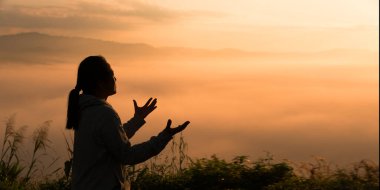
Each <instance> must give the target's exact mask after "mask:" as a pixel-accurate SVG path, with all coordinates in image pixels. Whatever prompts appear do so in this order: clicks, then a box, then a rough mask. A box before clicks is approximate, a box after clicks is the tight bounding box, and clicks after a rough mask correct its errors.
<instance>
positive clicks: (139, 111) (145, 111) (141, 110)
mask: <svg viewBox="0 0 380 190" xmlns="http://www.w3.org/2000/svg"><path fill="white" fill-rule="evenodd" d="M152 99H153V98H149V100H148V101H147V102H146V103H145V105H144V106H142V107H139V106H138V105H137V102H136V100H133V105H134V107H135V116H136V117H139V118H142V119H145V117H146V116H148V115H149V114H150V113H151V112H152V111H153V110H154V109H156V108H157V106H156V103H157V98H155V99H154V100H153V101H152ZM151 101H152V102H151Z"/></svg>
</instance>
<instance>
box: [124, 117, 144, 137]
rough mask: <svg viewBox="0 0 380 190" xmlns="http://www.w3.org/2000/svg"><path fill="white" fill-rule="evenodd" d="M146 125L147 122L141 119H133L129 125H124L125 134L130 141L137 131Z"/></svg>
mask: <svg viewBox="0 0 380 190" xmlns="http://www.w3.org/2000/svg"><path fill="white" fill-rule="evenodd" d="M144 124H145V120H144V119H142V118H139V117H136V116H135V117H133V118H132V119H130V120H129V121H128V122H127V123H124V124H123V129H124V131H125V134H127V137H128V139H130V138H132V137H133V135H135V133H136V131H137V130H139V129H140V128H141V127H142V126H143V125H144Z"/></svg>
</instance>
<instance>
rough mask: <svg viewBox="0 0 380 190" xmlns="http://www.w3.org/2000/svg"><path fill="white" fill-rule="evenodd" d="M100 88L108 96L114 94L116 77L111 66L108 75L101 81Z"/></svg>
mask: <svg viewBox="0 0 380 190" xmlns="http://www.w3.org/2000/svg"><path fill="white" fill-rule="evenodd" d="M101 88H102V90H104V93H105V94H107V95H108V96H111V95H114V94H116V77H115V76H114V72H113V70H112V69H111V68H110V71H109V75H108V77H107V78H106V79H105V80H104V81H103V82H102V83H101Z"/></svg>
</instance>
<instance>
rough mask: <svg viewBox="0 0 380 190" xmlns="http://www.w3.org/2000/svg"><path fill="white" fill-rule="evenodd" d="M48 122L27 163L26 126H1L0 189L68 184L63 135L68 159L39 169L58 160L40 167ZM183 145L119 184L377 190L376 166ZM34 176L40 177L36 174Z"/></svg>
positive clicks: (130, 171) (180, 140) (57, 188)
mask: <svg viewBox="0 0 380 190" xmlns="http://www.w3.org/2000/svg"><path fill="white" fill-rule="evenodd" d="M49 126H50V122H49V121H48V122H44V123H42V125H41V126H40V127H38V128H37V129H36V130H35V131H34V132H33V135H32V141H33V152H32V155H31V158H30V160H29V161H28V160H22V159H20V155H21V149H22V145H23V144H24V143H25V142H24V140H25V131H26V129H27V126H21V127H16V125H15V116H11V117H10V118H8V119H7V120H6V122H5V127H4V136H3V139H2V141H1V145H2V146H1V154H0V158H1V160H0V189H1V190H3V189H4V190H19V189H20V190H68V189H70V184H71V178H70V176H71V173H70V172H71V170H70V169H71V162H72V159H71V158H72V139H71V140H70V141H69V139H68V138H67V137H66V136H65V139H66V145H67V152H68V160H67V161H66V162H65V164H64V166H62V168H63V169H62V168H56V169H54V170H53V171H52V172H51V173H49V174H43V171H42V170H44V169H47V168H50V167H53V165H54V163H56V161H57V160H58V158H56V159H53V161H52V162H51V163H49V164H48V165H47V167H46V168H45V165H44V164H43V163H42V162H41V160H42V158H43V157H48V156H49V155H48V154H47V149H49V148H50V145H51V142H50V140H49V139H48V131H49ZM187 148H188V145H187V143H186V141H185V138H184V136H183V135H182V134H180V135H178V136H177V137H175V138H174V139H173V141H171V144H170V145H169V147H168V148H167V149H166V151H167V152H165V153H161V154H160V155H158V156H156V157H154V158H152V159H150V160H148V161H146V162H144V163H142V164H138V165H134V166H126V167H125V172H126V174H127V175H126V179H125V181H126V182H128V183H129V184H130V187H131V189H133V190H145V189H157V190H160V189H165V190H171V189H172V190H175V189H196V190H202V189H211V190H212V189H215V190H216V189H225V190H227V189H229V190H232V189H234V190H242V189H262V190H280V189H284V190H286V189H295V190H298V189H299V190H301V189H302V190H305V189H306V190H307V189H313V190H318V189H321V190H325V189H326V190H329V189H331V190H332V189H334V190H335V189H344V190H359V189H363V190H364V189H365V190H372V189H379V166H378V164H376V163H374V162H372V161H369V160H362V161H359V162H357V163H355V164H353V165H351V167H349V168H339V167H337V166H335V165H332V164H331V163H329V162H327V161H326V160H325V159H323V158H318V157H316V158H315V160H314V161H313V162H308V163H293V162H290V161H286V160H283V161H276V160H274V158H273V156H272V155H271V154H269V153H268V154H267V155H266V156H264V157H263V158H259V159H257V160H255V161H250V160H249V157H247V156H236V157H235V158H234V159H232V160H230V161H226V160H224V159H221V158H218V157H217V156H216V155H213V156H211V157H209V158H200V159H194V158H191V157H189V156H188V155H187ZM38 173H40V175H37V174H38Z"/></svg>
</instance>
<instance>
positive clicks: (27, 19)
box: [0, 1, 220, 30]
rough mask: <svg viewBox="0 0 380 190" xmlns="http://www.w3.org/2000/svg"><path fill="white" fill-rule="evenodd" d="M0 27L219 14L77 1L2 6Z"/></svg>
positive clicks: (123, 26) (88, 25)
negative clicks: (45, 4) (71, 3)
mask: <svg viewBox="0 0 380 190" xmlns="http://www.w3.org/2000/svg"><path fill="white" fill-rule="evenodd" d="M0 10H1V12H0V28H3V29H9V28H12V27H13V28H24V29H35V30H38V29H46V28H48V29H63V30H133V29H134V28H136V27H139V26H142V25H144V24H164V25H165V24H168V23H172V22H178V21H181V20H182V19H184V18H190V17H196V16H200V15H203V16H204V15H207V16H220V15H219V14H217V13H212V12H207V11H177V10H172V9H168V8H164V7H160V6H156V5H150V4H146V3H141V2H136V1H125V2H123V3H120V4H110V3H101V2H86V1H78V2H77V3H75V4H73V5H70V6H69V5H66V6H65V5H61V6H24V5H8V6H3V7H2V8H1V9H0Z"/></svg>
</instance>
